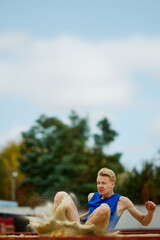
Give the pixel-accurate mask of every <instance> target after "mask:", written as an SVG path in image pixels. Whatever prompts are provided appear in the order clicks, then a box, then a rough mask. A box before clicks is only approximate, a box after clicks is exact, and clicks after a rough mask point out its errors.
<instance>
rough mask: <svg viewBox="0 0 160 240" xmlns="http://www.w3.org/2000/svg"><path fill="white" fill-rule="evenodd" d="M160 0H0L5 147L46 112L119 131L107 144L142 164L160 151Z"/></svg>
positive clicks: (0, 131)
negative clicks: (103, 121) (72, 113)
mask: <svg viewBox="0 0 160 240" xmlns="http://www.w3.org/2000/svg"><path fill="white" fill-rule="evenodd" d="M159 11H160V1H159V0H134V1H129V0H121V1H120V0H113V1H108V0H27V1H25V0H14V1H13V0H0V109H1V121H0V146H1V147H3V146H5V144H7V142H8V141H10V140H17V139H19V134H20V132H21V131H23V130H24V131H25V130H27V129H29V127H30V126H31V125H32V124H33V123H34V122H35V120H36V119H37V118H38V117H39V115H40V114H42V113H45V114H47V115H48V116H57V117H59V118H60V119H62V120H63V121H67V118H68V115H69V113H70V111H71V110H72V109H74V110H76V111H77V113H78V114H79V115H80V116H86V115H88V116H89V120H90V125H91V128H92V130H93V131H96V128H95V124H96V122H97V121H99V120H100V119H102V118H103V117H107V118H108V119H109V121H110V122H111V126H112V127H113V129H114V130H116V131H117V132H118V133H119V136H118V137H117V139H116V141H115V142H114V143H113V144H111V146H110V147H109V148H108V149H106V151H107V152H108V153H115V152H121V153H122V154H123V155H122V158H121V162H122V164H124V166H125V167H126V168H128V169H132V168H133V167H137V168H138V169H140V168H141V167H142V164H143V162H144V160H146V159H151V158H153V157H154V156H155V154H156V152H157V151H158V150H159V149H160V144H159V143H160V111H159V110H160V28H159V24H160V15H159Z"/></svg>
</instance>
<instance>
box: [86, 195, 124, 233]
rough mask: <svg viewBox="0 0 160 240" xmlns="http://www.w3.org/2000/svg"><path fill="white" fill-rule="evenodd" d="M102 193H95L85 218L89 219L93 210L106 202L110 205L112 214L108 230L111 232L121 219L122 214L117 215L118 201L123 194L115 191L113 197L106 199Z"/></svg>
mask: <svg viewBox="0 0 160 240" xmlns="http://www.w3.org/2000/svg"><path fill="white" fill-rule="evenodd" d="M101 197H102V196H101V195H100V194H99V192H96V193H94V195H93V197H92V198H91V200H90V201H89V202H88V207H89V214H88V216H87V217H86V218H84V220H87V219H88V217H89V216H90V215H91V214H92V212H93V211H94V210H95V209H96V208H97V207H99V206H100V205H101V204H102V203H106V204H108V205H109V207H110V210H111V214H110V220H109V223H108V226H107V231H108V232H111V231H112V230H113V229H114V227H115V226H116V224H117V222H118V220H119V219H120V216H118V215H117V203H118V200H119V198H120V197H121V195H119V194H117V193H114V194H113V195H112V196H111V197H109V198H106V199H101Z"/></svg>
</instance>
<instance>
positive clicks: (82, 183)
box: [19, 111, 124, 204]
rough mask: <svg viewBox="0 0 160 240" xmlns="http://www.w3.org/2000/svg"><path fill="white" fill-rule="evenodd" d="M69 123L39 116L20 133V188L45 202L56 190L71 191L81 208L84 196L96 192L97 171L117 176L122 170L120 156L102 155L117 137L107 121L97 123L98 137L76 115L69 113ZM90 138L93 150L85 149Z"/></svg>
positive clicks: (83, 120) (84, 120)
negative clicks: (25, 188)
mask: <svg viewBox="0 0 160 240" xmlns="http://www.w3.org/2000/svg"><path fill="white" fill-rule="evenodd" d="M69 119H70V124H68V125H67V124H65V123H63V122H62V121H61V120H59V119H57V118H55V117H47V116H45V115H42V116H40V118H39V119H38V120H37V121H36V122H35V124H34V125H33V126H32V127H31V128H30V129H29V130H28V131H27V132H23V133H22V144H21V148H20V153H21V155H20V158H19V162H20V170H21V171H22V172H23V173H24V174H25V176H26V177H25V180H24V182H23V187H27V188H29V189H30V191H29V193H30V196H32V195H34V194H35V193H38V194H39V195H40V196H43V198H44V199H46V198H47V199H48V198H52V197H53V195H54V193H56V192H57V191H59V190H66V191H68V192H72V191H73V192H74V193H75V194H76V195H77V196H78V198H79V199H80V201H81V203H82V204H83V203H84V202H86V197H87V194H88V193H89V192H90V191H95V190H96V188H95V187H96V185H95V180H96V174H97V171H98V170H99V169H100V168H101V167H104V166H105V167H106V166H107V167H111V168H112V169H113V170H115V171H116V172H117V173H119V172H122V171H123V170H124V169H123V166H122V165H121V164H120V156H121V154H119V153H117V154H114V155H111V156H110V155H106V154H105V153H104V152H103V147H104V146H105V145H109V143H110V142H112V141H114V138H115V137H116V136H117V133H116V132H115V131H113V130H112V129H111V128H110V124H109V122H108V120H107V119H103V120H101V121H100V122H99V123H98V127H99V128H100V130H101V133H100V134H99V135H95V134H93V135H91V133H90V129H89V126H88V119H87V118H80V117H79V116H78V115H77V114H76V112H74V111H72V112H71V114H70V116H69ZM91 137H92V138H93V139H94V140H95V146H93V148H91V147H88V145H87V143H88V141H89V139H90V138H91ZM97 139H99V140H97ZM97 141H98V142H97Z"/></svg>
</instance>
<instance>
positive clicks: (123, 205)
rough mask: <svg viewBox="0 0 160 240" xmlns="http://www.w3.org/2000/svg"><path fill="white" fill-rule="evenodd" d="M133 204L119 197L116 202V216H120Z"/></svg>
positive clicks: (125, 198)
mask: <svg viewBox="0 0 160 240" xmlns="http://www.w3.org/2000/svg"><path fill="white" fill-rule="evenodd" d="M132 205H133V203H132V202H131V200H130V199H129V198H127V197H124V196H121V197H120V198H119V201H118V206H117V211H118V215H121V214H122V213H123V212H124V211H125V210H127V209H129V208H130V207H132Z"/></svg>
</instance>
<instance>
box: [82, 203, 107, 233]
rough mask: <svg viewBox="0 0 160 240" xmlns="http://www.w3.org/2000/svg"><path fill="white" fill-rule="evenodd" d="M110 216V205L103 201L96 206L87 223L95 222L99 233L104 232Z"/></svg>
mask: <svg viewBox="0 0 160 240" xmlns="http://www.w3.org/2000/svg"><path fill="white" fill-rule="evenodd" d="M109 218H110V207H109V206H108V205H107V204H105V203H103V204H101V206H99V207H98V208H96V209H95V210H94V212H93V213H92V214H91V215H90V216H89V218H88V219H87V221H86V223H85V224H86V225H89V224H94V225H95V228H96V232H97V233H104V232H105V231H106V229H107V226H108V223H109Z"/></svg>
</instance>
